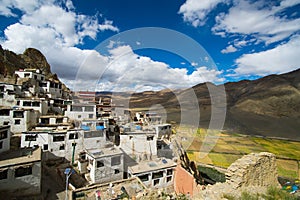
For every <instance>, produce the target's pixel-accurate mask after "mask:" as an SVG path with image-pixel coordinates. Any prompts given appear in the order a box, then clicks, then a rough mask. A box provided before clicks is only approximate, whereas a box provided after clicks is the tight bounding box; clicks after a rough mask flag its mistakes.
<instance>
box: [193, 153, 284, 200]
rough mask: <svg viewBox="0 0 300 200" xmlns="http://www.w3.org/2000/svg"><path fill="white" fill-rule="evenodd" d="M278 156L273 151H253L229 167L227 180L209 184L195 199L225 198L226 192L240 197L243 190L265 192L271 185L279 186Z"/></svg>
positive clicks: (213, 199)
mask: <svg viewBox="0 0 300 200" xmlns="http://www.w3.org/2000/svg"><path fill="white" fill-rule="evenodd" d="M277 178H278V175H277V165H276V157H275V155H274V154H272V153H267V152H261V153H251V154H249V155H245V156H243V157H242V158H240V159H238V160H237V161H236V162H234V163H233V164H231V166H230V167H229V168H228V169H227V173H226V182H225V183H217V184H215V185H210V186H207V188H206V189H205V190H202V191H200V192H199V194H198V195H195V196H194V199H211V200H218V199H224V198H223V196H224V194H230V195H231V196H235V197H239V196H241V193H242V192H243V191H247V192H250V193H254V194H255V193H265V192H266V190H267V188H268V187H269V186H279V182H278V180H277Z"/></svg>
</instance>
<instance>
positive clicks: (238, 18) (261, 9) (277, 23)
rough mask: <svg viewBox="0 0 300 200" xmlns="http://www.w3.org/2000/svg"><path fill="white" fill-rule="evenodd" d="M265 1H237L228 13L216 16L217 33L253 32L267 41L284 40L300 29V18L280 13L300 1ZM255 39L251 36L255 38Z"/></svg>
mask: <svg viewBox="0 0 300 200" xmlns="http://www.w3.org/2000/svg"><path fill="white" fill-rule="evenodd" d="M269 3H270V2H269V1H268V2H265V1H254V2H251V3H250V2H249V1H246V0H242V1H234V4H233V6H232V7H231V8H230V9H229V12H228V13H226V14H225V13H221V14H219V15H218V16H217V17H216V25H215V26H214V27H213V28H212V30H213V32H214V33H215V34H217V35H223V36H226V35H228V34H242V35H250V34H251V36H252V37H253V38H255V39H256V40H258V41H263V42H265V43H266V44H270V43H274V42H278V41H281V40H284V39H286V38H288V37H290V36H291V35H293V34H294V33H296V32H297V31H299V29H300V19H299V18H298V19H288V18H287V17H286V16H280V15H278V14H279V13H280V12H282V11H284V10H285V9H286V8H288V7H291V6H294V5H296V4H297V3H298V4H299V3H300V2H299V0H297V1H282V2H281V4H280V5H273V4H269ZM253 38H251V39H253Z"/></svg>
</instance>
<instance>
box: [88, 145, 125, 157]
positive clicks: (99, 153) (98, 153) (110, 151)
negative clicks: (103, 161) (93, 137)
mask: <svg viewBox="0 0 300 200" xmlns="http://www.w3.org/2000/svg"><path fill="white" fill-rule="evenodd" d="M86 151H87V153H88V154H89V155H90V156H92V157H93V158H101V157H107V156H113V155H119V154H123V152H122V151H121V150H120V148H119V147H116V146H111V147H108V148H101V149H99V148H97V149H88V150H86Z"/></svg>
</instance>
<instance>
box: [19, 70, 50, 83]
mask: <svg viewBox="0 0 300 200" xmlns="http://www.w3.org/2000/svg"><path fill="white" fill-rule="evenodd" d="M15 74H16V75H18V77H19V78H28V79H33V80H37V81H44V80H45V75H44V74H42V73H41V72H40V70H39V69H24V70H23V69H20V70H19V71H15Z"/></svg>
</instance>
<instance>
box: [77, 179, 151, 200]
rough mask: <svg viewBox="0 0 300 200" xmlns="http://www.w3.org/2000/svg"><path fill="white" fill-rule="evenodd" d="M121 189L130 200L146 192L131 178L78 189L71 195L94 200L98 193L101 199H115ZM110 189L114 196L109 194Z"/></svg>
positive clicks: (142, 185) (140, 184) (120, 192)
mask: <svg viewBox="0 0 300 200" xmlns="http://www.w3.org/2000/svg"><path fill="white" fill-rule="evenodd" d="M110 186H111V187H110ZM122 187H124V188H125V190H126V192H127V193H128V195H129V197H130V198H131V197H133V196H137V195H138V194H139V193H144V192H146V189H147V188H146V186H145V185H144V184H143V183H142V182H141V181H140V180H139V179H138V178H137V177H132V178H129V179H122V180H118V181H113V182H111V183H104V184H103V183H102V184H94V185H92V186H88V187H83V188H78V189H76V190H75V191H73V194H74V196H75V197H76V196H80V197H82V195H83V197H84V198H86V197H87V198H88V197H91V199H95V194H96V193H100V196H101V199H116V198H117V196H118V195H121V194H122V193H123V192H122V190H121V188H122ZM110 189H112V190H113V191H114V194H111V193H110V192H109V190H110ZM79 199H82V198H79ZM88 199H90V198H88Z"/></svg>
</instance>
